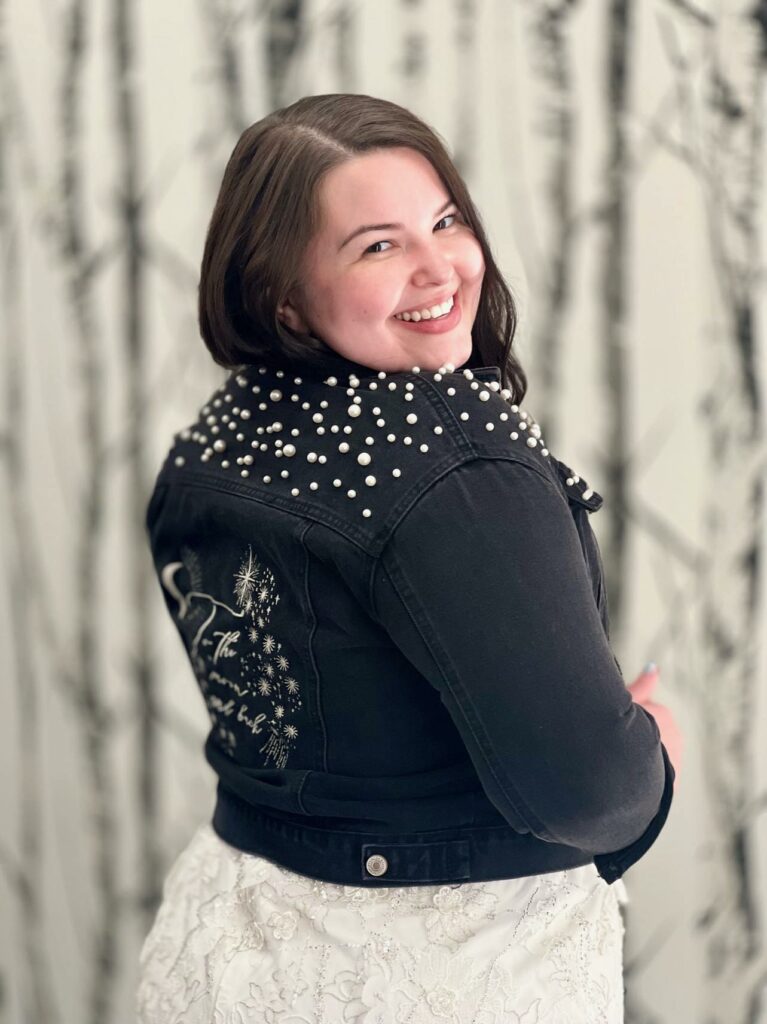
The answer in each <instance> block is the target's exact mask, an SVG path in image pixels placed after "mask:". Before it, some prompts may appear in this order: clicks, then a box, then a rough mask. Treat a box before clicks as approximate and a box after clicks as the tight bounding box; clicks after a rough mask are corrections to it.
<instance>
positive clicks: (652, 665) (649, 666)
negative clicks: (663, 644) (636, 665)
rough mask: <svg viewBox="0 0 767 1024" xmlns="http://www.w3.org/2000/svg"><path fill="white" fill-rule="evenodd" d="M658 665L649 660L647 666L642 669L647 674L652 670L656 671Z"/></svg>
mask: <svg viewBox="0 0 767 1024" xmlns="http://www.w3.org/2000/svg"><path fill="white" fill-rule="evenodd" d="M657 667H658V666H657V665H656V664H655V662H654V661H648V662H647V664H646V665H645V667H644V668H643V669H642V671H643V672H644V674H645V675H649V674H650V673H651V672H654V671H655V670H656V669H657Z"/></svg>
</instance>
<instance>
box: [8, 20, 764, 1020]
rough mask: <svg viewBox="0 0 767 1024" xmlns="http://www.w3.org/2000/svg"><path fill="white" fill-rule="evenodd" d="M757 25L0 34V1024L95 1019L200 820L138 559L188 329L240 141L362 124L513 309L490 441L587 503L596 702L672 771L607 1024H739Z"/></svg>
mask: <svg viewBox="0 0 767 1024" xmlns="http://www.w3.org/2000/svg"><path fill="white" fill-rule="evenodd" d="M766 73H767V3H765V0H749V2H738V0H719V2H714V0H708V2H704V0H645V2H643V3H641V4H640V3H638V2H636V0H571V2H565V0H560V2H553V0H549V2H544V0H337V2H333V0H272V2H266V0H262V2H256V0H249V2H244V0H197V2H194V3H193V2H191V0H187V2H183V0H163V2H162V3H148V2H146V0H144V2H140V0H134V2H133V3H131V2H129V0H58V2H56V0H38V2H28V0H5V2H4V3H0V204H1V205H0V230H1V231H2V273H1V274H0V287H1V288H2V295H1V299H0V310H1V311H2V327H3V334H2V338H3V341H2V349H1V350H0V388H1V389H2V401H1V402H0V516H1V517H2V518H1V519H0V544H1V545H2V547H1V549H0V550H2V556H3V565H4V583H5V585H4V586H3V587H2V589H0V602H1V603H0V613H1V617H0V623H2V643H0V657H1V658H2V673H1V676H0V678H1V679H2V686H3V691H2V692H3V703H2V708H3V714H2V716H0V820H2V831H1V832H0V1024H11V1022H14V1024H15V1022H23V1024H70V1022H71V1024H112V1022H115V1024H117V1022H123V1021H125V1022H127V1021H130V1020H131V1019H132V1005H133V1004H132V1000H133V989H134V986H135V980H136V970H137V963H136V958H137V954H138V949H139V947H140V944H141V941H142V939H143V936H144V935H145V934H146V932H147V930H148V928H149V926H150V924H151V921H152V918H153V915H154V912H155V910H156V907H157V903H158V900H159V897H160V890H161V885H162V880H163V878H164V876H165V873H166V872H167V870H168V868H169V866H170V864H171V863H172V861H173V859H174V858H175V857H176V856H177V855H178V853H179V852H180V850H181V849H182V848H183V846H184V845H185V844H186V843H187V842H188V840H189V838H190V837H191V834H192V832H193V831H194V829H195V828H196V826H197V825H198V824H199V823H200V822H202V821H204V820H206V819H208V818H209V816H210V813H211V811H212V806H213V799H214V778H213V775H212V772H211V771H210V770H209V769H208V767H207V765H206V764H205V762H204V759H203V756H202V742H203V738H204V735H205V732H206V730H207V727H208V718H207V714H206V712H205V708H204V704H203V701H202V699H201V697H200V695H199V693H198V692H197V690H196V684H195V681H194V678H193V675H192V673H191V669H190V667H189V665H188V663H187V662H186V660H185V657H184V654H183V651H182V648H181V645H180V641H179V638H178V637H177V635H176V634H175V633H174V630H173V626H172V623H171V621H170V619H169V618H168V616H167V613H166V611H165V609H164V607H163V606H162V598H161V594H160V590H159V586H158V584H157V582H156V580H155V578H154V576H153V573H152V570H151V564H150V559H149V554H148V549H147V547H146V543H145V538H144V535H143V515H144V509H145V505H146V501H147V498H148V495H149V492H150V490H151V486H152V483H153V480H154V475H155V474H156V472H157V470H158V469H159V465H160V462H161V460H162V458H163V457H164V454H165V452H166V451H167V448H168V447H169V445H170V442H171V435H172V433H173V431H175V430H176V429H178V428H179V427H180V426H181V425H183V424H184V423H185V422H186V421H187V420H188V419H190V418H191V417H192V416H193V415H194V414H195V413H196V410H197V408H198V407H199V405H200V403H201V402H202V401H203V399H204V398H205V397H206V396H207V395H208V393H209V391H210V390H211V388H212V387H213V386H215V385H216V384H218V383H220V382H221V381H222V380H223V377H224V371H222V370H220V369H219V368H217V367H216V366H215V364H213V363H212V361H211V359H210V357H209V356H208V354H207V351H206V350H205V348H204V346H203V344H202V341H201V340H200V338H199V335H198V332H197V327H196V285H197V274H198V269H199V260H200V257H201V254H202V245H203V240H204V233H205V230H206V227H207V222H208V218H209V216H210V213H211V210H212V205H213V202H214V199H215V196H216V193H217V190H218V186H219V183H220V179H221V174H222V173H223V168H224V165H225V163H226V160H227V159H228V156H229V154H230V152H231V150H232V148H233V146H234V144H235V142H236V140H237V138H238V137H239V135H240V133H241V132H242V130H243V129H244V128H245V127H247V125H248V124H250V123H252V122H253V121H256V120H258V119H259V118H260V117H262V116H264V115H265V114H266V113H268V112H269V111H270V110H272V109H274V108H276V107H279V106H282V105H285V104H286V103H289V102H291V101H292V100H294V99H296V98H298V97H299V96H301V95H306V94H310V93H325V92H364V93H369V94H373V95H378V96H383V97H386V98H389V99H392V100H394V101H396V102H399V103H402V104H404V105H405V106H408V107H410V108H411V109H413V110H414V111H415V112H416V113H418V114H419V115H420V116H422V117H424V118H425V119H426V120H427V121H428V122H429V123H430V124H431V125H432V126H434V127H435V128H436V129H437V130H438V131H439V132H440V133H441V134H442V136H443V137H444V139H445V140H446V141H447V143H448V145H449V148H450V150H451V152H452V153H453V155H454V157H455V159H456V161H457V163H458V165H459V167H460V169H461V170H462V172H463V174H464V175H465V177H466V179H467V181H468V183H469V187H470V189H471V191H472V194H473V195H474V197H475V199H476V201H477V203H478V205H479V208H480V210H481V212H482V215H483V219H484V221H485V224H486V226H487V229H488V232H489V236H490V240H491V243H492V245H493V246H494V249H495V251H496V254H497V256H498V259H499V263H500V265H501V267H502V269H503V271H504V273H505V274H506V277H507V280H508V282H509V284H510V286H511V288H512V290H513V292H514V294H515V297H516V298H517V300H518V305H519V309H520V325H519V328H518V332H517V350H518V352H519V354H520V357H521V359H522V362H523V365H524V366H525V368H526V370H527V372H528V376H529V383H530V386H529V390H528V395H527V398H526V401H525V403H524V404H525V407H526V408H527V409H529V410H530V411H531V413H532V415H533V416H534V417H535V418H536V420H537V421H538V422H539V423H540V425H541V427H542V432H543V434H544V436H545V437H546V439H547V443H548V445H549V446H550V448H551V449H552V450H553V451H555V452H556V453H557V454H558V455H559V457H560V458H562V459H564V460H565V461H566V462H568V464H570V465H571V466H573V467H574V468H575V469H576V470H577V471H579V472H581V473H582V474H583V475H584V476H585V477H586V479H587V480H588V481H589V483H590V484H591V485H592V486H593V487H594V488H595V489H597V490H598V491H599V492H600V493H601V494H602V495H603V496H604V499H605V504H604V506H603V508H602V509H601V510H600V511H599V513H597V514H596V515H594V516H593V518H592V520H591V522H592V526H593V527H594V530H595V532H596V533H597V536H598V539H599V541H600V545H601V547H602V553H603V559H604V562H605V567H606V572H607V577H608V579H607V585H608V594H609V600H610V613H611V624H612V639H613V646H614V648H615V650H616V653H617V656H618V658H619V660H620V663H621V665H622V667H623V670H624V674H625V676H626V679H627V681H630V680H631V679H633V678H634V677H635V676H636V674H637V673H638V672H639V671H640V669H641V667H642V665H643V664H644V663H645V661H647V660H648V659H650V658H652V659H654V660H655V661H657V662H658V664H659V665H660V672H661V677H660V685H659V687H658V690H657V694H656V696H657V699H658V700H660V701H661V702H663V703H666V704H667V705H668V706H669V707H670V708H671V709H672V711H673V713H674V714H675V716H676V717H677V719H678V721H679V723H680V725H681V727H682V730H683V732H684V735H685V741H686V748H685V760H684V763H683V766H682V770H681V773H680V785H679V788H678V790H677V794H676V797H675V800H674V804H673V806H672V809H671V814H670V818H669V821H668V823H667V825H666V828H665V830H664V832H663V833H662V835H661V836H660V838H659V839H658V841H657V842H656V844H655V846H654V847H653V848H652V849H651V850H650V851H649V853H648V854H647V856H646V857H645V858H644V859H643V860H642V861H640V862H639V863H638V864H637V865H635V866H634V867H633V868H632V869H631V870H630V871H629V872H628V873H627V875H626V876H625V882H626V885H627V888H628V891H629V894H630V897H631V903H630V904H629V906H628V907H627V909H626V914H627V919H626V926H627V936H626V986H627V997H626V1019H627V1021H628V1022H630V1024H640V1022H641V1024H672V1022H673V1024H746V1022H748V1024H767V957H766V956H765V935H764V918H765V909H766V908H767V898H766V897H767V892H766V887H767V871H766V868H767V834H766V831H765V817H766V815H765V809H766V808H767V793H766V789H765V786H766V784H767V755H766V754H765V751H767V714H766V713H765V701H766V699H767V664H766V662H767V658H766V656H765V644H764V639H765V635H766V633H767V613H766V612H765V573H766V572H767V569H766V566H765V562H766V559H765V547H766V543H767V515H766V514H765V504H766V502H767V498H766V496H765V465H766V459H765V455H766V452H767V449H766V446H765V408H764V400H765V378H766V370H767V367H766V366H765V332H764V315H765V268H764V251H765V246H764V241H765V238H764V236H765V224H766V223H767V218H765V138H764V131H765V99H766V98H767V94H766V86H765V79H766Z"/></svg>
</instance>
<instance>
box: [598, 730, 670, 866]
mask: <svg viewBox="0 0 767 1024" xmlns="http://www.w3.org/2000/svg"><path fill="white" fill-rule="evenodd" d="M661 753H662V754H663V763H664V765H665V768H666V781H665V785H664V787H663V795H662V796H661V800H660V807H659V808H658V811H657V813H656V815H655V817H654V818H653V820H652V821H651V822H650V824H649V825H648V826H647V828H646V829H645V831H644V832H643V833H642V835H641V836H640V837H639V838H638V839H636V840H635V841H634V842H633V843H630V844H629V845H628V846H624V847H623V848H622V849H620V850H614V851H613V852H612V853H598V854H597V855H596V856H595V857H594V864H595V865H596V867H597V871H598V872H599V874H600V875H601V876H602V878H604V880H605V881H606V882H607V884H608V885H611V884H612V883H613V882H615V881H616V880H617V879H619V878H620V877H621V875H623V874H624V872H626V871H627V870H628V869H629V868H630V867H631V865H632V864H635V863H636V862H637V861H638V860H639V859H640V857H643V856H644V854H645V853H647V851H648V850H649V849H650V847H651V846H652V844H653V843H654V842H655V840H656V839H657V838H658V835H659V834H660V831H661V829H662V828H663V826H664V825H665V823H666V818H667V817H668V812H669V809H670V807H671V801H672V799H673V796H674V779H675V778H676V772H675V771H674V766H673V765H672V763H671V761H670V760H669V756H668V752H667V751H666V748H665V747H664V746H663V744H662V743H661Z"/></svg>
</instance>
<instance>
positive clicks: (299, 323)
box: [277, 293, 309, 334]
mask: <svg viewBox="0 0 767 1024" xmlns="http://www.w3.org/2000/svg"><path fill="white" fill-rule="evenodd" d="M277 316H278V317H279V318H280V320H282V322H283V323H284V324H286V325H287V326H288V327H289V328H290V329H291V330H292V331H296V332H297V333H298V334H306V333H307V332H308V330H309V326H308V324H307V323H306V321H305V320H304V318H303V317H302V316H301V314H300V313H299V311H298V310H297V309H296V307H295V305H294V303H293V294H292V293H291V294H290V295H289V296H288V298H286V299H285V301H284V302H281V303H280V305H279V306H278V307H277Z"/></svg>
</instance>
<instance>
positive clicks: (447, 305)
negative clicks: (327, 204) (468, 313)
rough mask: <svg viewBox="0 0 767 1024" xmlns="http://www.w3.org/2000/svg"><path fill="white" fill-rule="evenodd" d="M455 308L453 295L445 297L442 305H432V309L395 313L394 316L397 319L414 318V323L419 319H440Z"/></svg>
mask: <svg viewBox="0 0 767 1024" xmlns="http://www.w3.org/2000/svg"><path fill="white" fill-rule="evenodd" d="M452 308H453V297H452V296H451V297H450V298H449V299H445V301H444V302H443V303H442V305H438V306H432V307H431V308H430V309H422V310H415V311H414V312H412V313H395V314H394V316H395V317H396V319H397V320H406V321H410V320H412V321H413V322H414V323H418V322H419V320H438V319H439V317H441V316H444V315H445V314H446V313H449V312H450V310H451V309H452Z"/></svg>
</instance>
